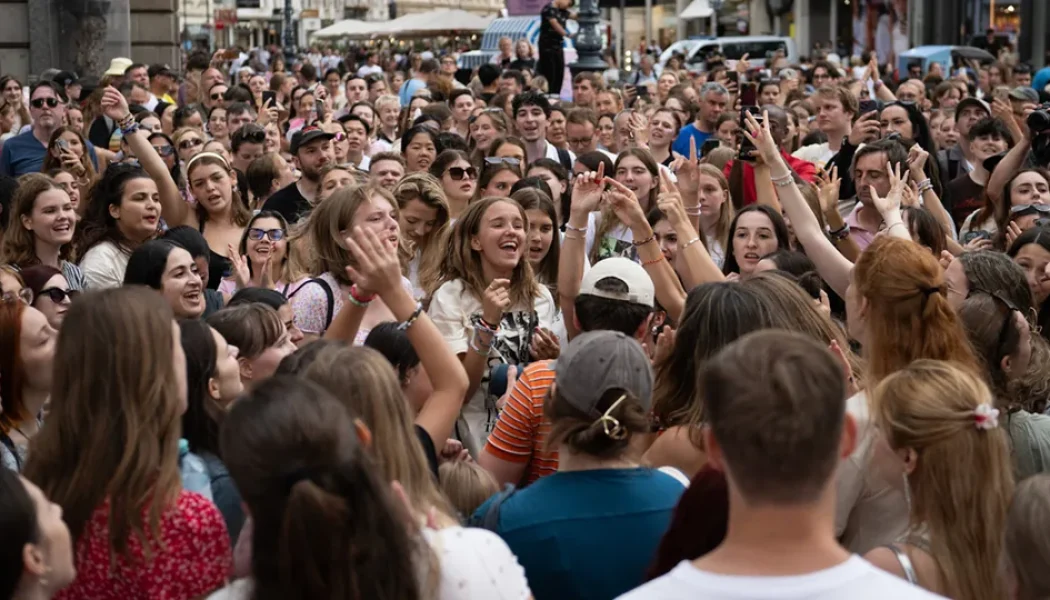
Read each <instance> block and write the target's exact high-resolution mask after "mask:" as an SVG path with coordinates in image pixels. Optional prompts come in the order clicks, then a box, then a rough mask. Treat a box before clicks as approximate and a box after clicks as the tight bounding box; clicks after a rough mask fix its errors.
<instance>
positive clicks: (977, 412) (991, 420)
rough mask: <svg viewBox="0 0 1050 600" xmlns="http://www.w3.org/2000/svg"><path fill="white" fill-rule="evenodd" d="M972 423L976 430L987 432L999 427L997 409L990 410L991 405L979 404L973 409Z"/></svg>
mask: <svg viewBox="0 0 1050 600" xmlns="http://www.w3.org/2000/svg"><path fill="white" fill-rule="evenodd" d="M973 417H974V422H975V424H976V425H977V429H981V430H983V431H988V430H990V429H995V428H996V427H998V426H999V409H998V408H992V405H991V404H980V405H978V406H977V408H975V409H973Z"/></svg>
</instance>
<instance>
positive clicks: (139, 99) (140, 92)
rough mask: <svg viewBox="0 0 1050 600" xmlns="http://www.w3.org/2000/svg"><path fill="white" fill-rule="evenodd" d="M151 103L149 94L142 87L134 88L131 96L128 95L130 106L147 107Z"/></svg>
mask: <svg viewBox="0 0 1050 600" xmlns="http://www.w3.org/2000/svg"><path fill="white" fill-rule="evenodd" d="M148 103H149V92H147V91H146V90H145V89H143V88H140V87H135V88H132V90H131V94H129V95H128V104H138V105H139V106H145V105H146V104H148Z"/></svg>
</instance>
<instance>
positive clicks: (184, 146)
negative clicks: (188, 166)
mask: <svg viewBox="0 0 1050 600" xmlns="http://www.w3.org/2000/svg"><path fill="white" fill-rule="evenodd" d="M203 145H204V140H202V139H200V138H192V139H188V140H182V141H181V142H179V149H181V150H189V149H190V148H196V147H197V146H203Z"/></svg>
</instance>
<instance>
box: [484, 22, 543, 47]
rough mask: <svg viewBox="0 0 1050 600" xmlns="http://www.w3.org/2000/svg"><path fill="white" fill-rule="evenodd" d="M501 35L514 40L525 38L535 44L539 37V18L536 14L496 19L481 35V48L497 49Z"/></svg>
mask: <svg viewBox="0 0 1050 600" xmlns="http://www.w3.org/2000/svg"><path fill="white" fill-rule="evenodd" d="M502 37H509V38H510V39H512V40H514V41H518V40H519V39H521V38H525V39H526V40H528V41H529V43H530V44H532V45H534V46H535V45H536V42H537V41H539V38H540V18H539V17H538V16H536V17H505V18H502V19H496V20H495V21H493V22H492V24H491V25H489V27H488V29H486V30H485V33H484V34H483V35H482V36H481V49H482V50H497V51H498V50H499V40H500V38H502Z"/></svg>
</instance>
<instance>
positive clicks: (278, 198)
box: [262, 183, 310, 225]
mask: <svg viewBox="0 0 1050 600" xmlns="http://www.w3.org/2000/svg"><path fill="white" fill-rule="evenodd" d="M262 209H263V210H272V211H274V212H276V213H280V214H281V216H283V217H284V218H285V219H286V220H287V221H288V224H289V225H291V224H293V223H298V222H299V220H300V219H302V218H303V215H305V214H306V213H308V212H310V203H309V202H307V201H306V198H303V195H302V193H301V192H299V186H298V185H296V184H295V183H290V184H288V185H287V186H285V187H283V188H281V189H279V190H277V191H276V192H274V194H273V195H272V196H270V197H269V198H267V199H266V202H265V203H264V204H263V207H262Z"/></svg>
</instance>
